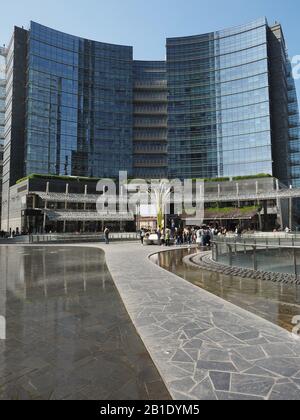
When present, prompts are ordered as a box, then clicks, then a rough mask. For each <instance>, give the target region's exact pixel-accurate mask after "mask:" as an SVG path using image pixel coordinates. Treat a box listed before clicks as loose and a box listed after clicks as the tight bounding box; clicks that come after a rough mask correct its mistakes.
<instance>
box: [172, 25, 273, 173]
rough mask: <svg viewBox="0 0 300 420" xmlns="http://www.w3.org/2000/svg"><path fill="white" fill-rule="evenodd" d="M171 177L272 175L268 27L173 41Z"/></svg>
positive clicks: (236, 29) (222, 32) (248, 27)
mask: <svg viewBox="0 0 300 420" xmlns="http://www.w3.org/2000/svg"><path fill="white" fill-rule="evenodd" d="M167 75H168V89H169V106H168V117H169V130H168V145H169V173H170V176H171V177H174V176H179V177H181V178H190V177H197V178H200V177H203V178H211V177H222V176H240V175H255V174H259V173H269V174H272V173H273V167H272V166H273V165H272V164H273V159H272V147H271V120H270V97H269V76H268V47H267V22H266V20H265V19H260V20H258V21H256V22H254V23H251V24H249V25H246V26H242V27H239V28H233V29H229V30H225V31H220V32H215V33H210V34H206V35H199V36H192V37H184V38H171V39H168V40H167Z"/></svg>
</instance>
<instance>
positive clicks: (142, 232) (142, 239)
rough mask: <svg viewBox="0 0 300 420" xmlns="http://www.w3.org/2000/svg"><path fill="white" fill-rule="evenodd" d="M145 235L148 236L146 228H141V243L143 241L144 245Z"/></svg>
mask: <svg viewBox="0 0 300 420" xmlns="http://www.w3.org/2000/svg"><path fill="white" fill-rule="evenodd" d="M145 236H146V232H145V230H144V228H142V229H141V233H140V237H141V243H142V245H144V239H145Z"/></svg>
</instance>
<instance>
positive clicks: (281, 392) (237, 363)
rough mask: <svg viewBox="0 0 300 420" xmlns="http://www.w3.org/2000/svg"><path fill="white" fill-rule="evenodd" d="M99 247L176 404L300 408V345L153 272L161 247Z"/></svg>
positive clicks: (249, 316)
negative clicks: (292, 404)
mask: <svg viewBox="0 0 300 420" xmlns="http://www.w3.org/2000/svg"><path fill="white" fill-rule="evenodd" d="M91 246H95V245H91ZM99 247H100V248H102V249H104V250H105V253H106V261H107V265H108V267H109V270H110V272H111V274H112V277H113V279H114V281H115V284H116V286H117V288H118V290H119V292H120V295H121V297H122V300H123V302H124V304H125V306H126V308H127V311H128V313H129V315H130V317H131V319H132V321H133V323H134V325H135V326H136V328H137V331H138V333H139V334H140V336H141V338H142V340H143V342H144V344H145V346H146V348H147V349H148V351H149V353H150V355H151V357H152V359H153V361H154V363H155V364H156V366H157V368H158V370H159V372H160V374H161V376H162V378H163V380H164V382H165V384H166V385H167V388H168V390H169V391H170V393H171V395H172V397H173V398H174V399H191V400H194V399H197V400H218V399H219V400H231V399H236V400H239V399H242V400H243V399H244V400H247V399H253V400H255V399H264V400H267V399H286V398H287V396H288V394H289V393H290V396H291V398H292V399H297V400H300V389H299V377H300V341H299V339H298V338H297V337H295V336H293V335H292V334H290V333H289V332H288V331H285V330H283V329H282V328H280V327H278V326H276V325H273V324H272V323H270V322H268V321H266V320H264V319H262V318H260V317H258V316H256V315H254V314H251V313H250V312H248V311H246V310H244V309H241V308H239V307H237V306H235V305H233V304H231V303H229V302H226V301H224V300H222V299H221V298H219V297H217V296H214V295H212V294H210V293H209V292H207V291H205V290H203V289H201V288H198V287H197V286H195V285H193V284H191V283H189V282H186V281H185V280H184V279H182V278H180V277H178V276H176V274H175V273H174V274H173V273H170V272H167V271H165V270H162V269H161V268H160V267H158V266H156V265H154V264H153V263H152V262H151V261H150V260H149V258H148V256H149V253H150V252H152V253H155V252H159V251H161V248H159V247H153V248H148V247H141V246H140V245H139V244H127V245H126V246H124V245H123V244H112V245H111V246H108V247H103V246H101V245H100V246H99ZM280 380H281V381H282V380H287V381H288V382H287V383H280V382H278V381H280Z"/></svg>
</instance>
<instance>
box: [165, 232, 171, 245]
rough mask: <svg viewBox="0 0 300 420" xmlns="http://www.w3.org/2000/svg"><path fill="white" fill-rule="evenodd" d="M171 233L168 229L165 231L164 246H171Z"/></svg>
mask: <svg viewBox="0 0 300 420" xmlns="http://www.w3.org/2000/svg"><path fill="white" fill-rule="evenodd" d="M170 241H171V231H170V229H166V246H170V244H171V242H170Z"/></svg>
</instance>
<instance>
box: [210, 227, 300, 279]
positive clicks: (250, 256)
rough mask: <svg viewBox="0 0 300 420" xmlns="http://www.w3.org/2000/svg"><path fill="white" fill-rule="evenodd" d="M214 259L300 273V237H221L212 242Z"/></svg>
mask: <svg viewBox="0 0 300 420" xmlns="http://www.w3.org/2000/svg"><path fill="white" fill-rule="evenodd" d="M212 254H213V260H214V261H216V262H219V263H221V264H224V265H228V266H229V267H241V268H246V269H251V270H255V271H258V270H259V271H266V272H272V273H286V274H293V275H295V276H298V275H300V236H299V235H283V236H282V237H273V238H272V237H267V238H263V237H247V238H240V237H235V238H233V237H232V238H228V237H224V238H221V237H218V238H215V239H214V240H213V241H212Z"/></svg>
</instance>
